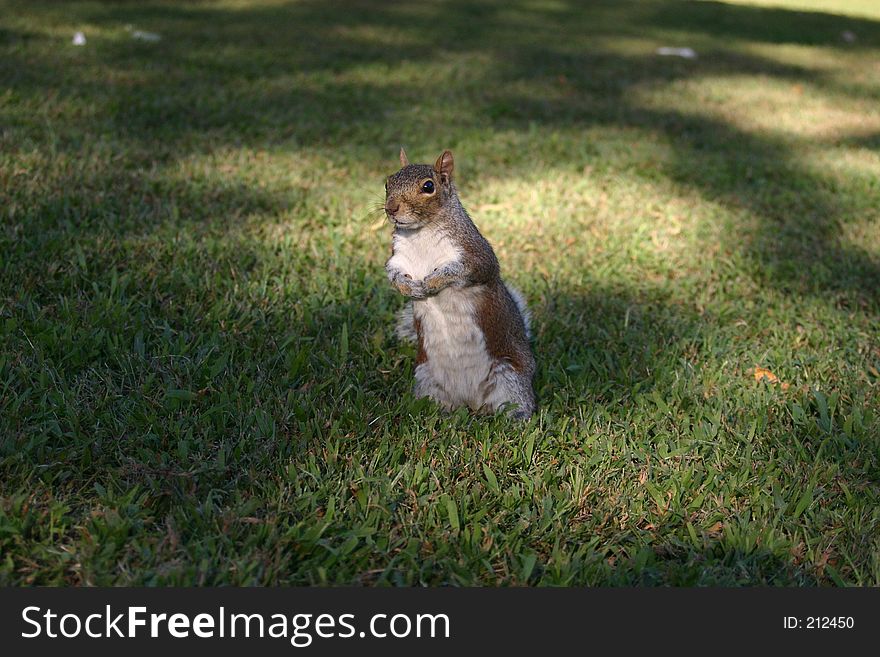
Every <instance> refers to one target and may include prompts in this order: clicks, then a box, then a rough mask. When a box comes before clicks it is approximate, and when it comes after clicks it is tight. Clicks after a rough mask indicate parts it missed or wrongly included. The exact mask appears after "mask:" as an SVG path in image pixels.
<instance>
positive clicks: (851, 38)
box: [840, 30, 858, 43]
mask: <svg viewBox="0 0 880 657" xmlns="http://www.w3.org/2000/svg"><path fill="white" fill-rule="evenodd" d="M840 38H841V39H843V40H844V41H846V42H847V43H855V42H856V40H857V39H858V37H857V36H856V33H855V32H850V31H849V30H844V31H843V32H841V33H840Z"/></svg>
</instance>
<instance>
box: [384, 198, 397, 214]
mask: <svg viewBox="0 0 880 657" xmlns="http://www.w3.org/2000/svg"><path fill="white" fill-rule="evenodd" d="M398 210H400V201H393V200H391V199H388V200H387V201H385V212H386V213H387V214H389V215H394V214H396V213H397V211H398Z"/></svg>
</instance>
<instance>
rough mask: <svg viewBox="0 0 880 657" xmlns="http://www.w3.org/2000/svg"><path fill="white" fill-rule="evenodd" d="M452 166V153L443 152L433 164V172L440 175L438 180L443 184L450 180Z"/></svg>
mask: <svg viewBox="0 0 880 657" xmlns="http://www.w3.org/2000/svg"><path fill="white" fill-rule="evenodd" d="M453 166H454V163H453V161H452V151H443V154H442V155H441V156H440V157H438V158H437V161H436V162H435V163H434V171H436V172H437V173H439V174H440V179H441V180H443V182H449V181H450V180H452V168H453Z"/></svg>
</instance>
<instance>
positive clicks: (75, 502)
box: [0, 0, 880, 586]
mask: <svg viewBox="0 0 880 657" xmlns="http://www.w3.org/2000/svg"><path fill="white" fill-rule="evenodd" d="M760 4H761V5H769V4H770V3H765V2H762V3H760ZM774 4H775V5H776V6H773V7H770V6H754V5H738V4H720V3H715V2H697V3H693V2H672V1H666V0H653V1H650V2H617V1H613V2H612V1H609V2H593V3H575V2H566V1H564V0H543V1H539V0H533V1H530V2H527V1H520V2H516V3H508V2H469V1H468V2H464V1H463V0H462V1H458V0H451V1H449V2H445V3H419V4H414V3H413V4H410V3H406V4H404V3H390V2H388V3H379V2H354V3H329V2H318V1H314V2H308V1H301V2H290V3H287V2H277V1H271V0H264V1H260V2H258V1H252V2H251V1H247V2H246V1H233V0H228V1H224V2H150V3H133V2H64V3H60V2H44V1H39V2H38V1H34V2H27V3H25V2H20V3H10V2H8V1H5V0H2V1H0V15H2V16H3V19H2V26H0V83H2V84H0V198H2V204H0V584H5V585H29V584H79V585H110V584H113V585H120V584H127V585H128V584H130V585H168V584H179V585H217V584H368V585H373V584H380V585H438V584H454V585H472V584H481V585H523V584H530V585H573V584H577V585H584V584H590V585H619V584H620V585H622V584H626V585H633V584H635V585H742V584H768V585H843V584H854V585H875V586H876V585H880V465H878V461H880V183H878V181H880V109H878V107H880V105H878V99H880V81H878V77H877V61H878V59H877V58H878V55H880V10H878V8H877V7H876V6H875V5H876V3H873V2H862V3H860V4H858V6H857V7H855V9H854V10H853V11H854V15H851V16H847V15H843V14H841V13H839V12H843V11H844V10H845V9H846V8H847V7H853V6H854V5H850V3H848V2H845V1H844V0H827V1H825V2H821V3H820V2H817V1H816V0H812V1H811V2H808V3H805V2H803V1H802V2H800V3H797V2H792V3H788V2H783V1H782V0H779V1H778V2H776V3H774ZM805 4H806V5H808V7H806V8H805V7H804V5H805ZM793 7H796V8H797V10H795V9H793ZM137 29H139V30H146V31H151V32H157V33H159V34H160V35H161V36H162V40H161V41H159V42H155V43H154V42H144V41H139V40H136V39H133V38H132V32H131V30H137ZM76 30H82V31H83V32H84V33H85V35H86V37H87V43H86V45H85V46H84V47H76V46H73V45H72V44H71V38H72V35H73V33H74V31H76ZM846 31H849V32H852V33H853V34H854V35H855V36H856V40H855V41H852V42H848V41H846V40H845V39H843V38H842V34H843V33H844V32H846ZM665 45H673V46H689V47H692V48H694V49H695V50H696V51H697V52H698V53H699V58H698V59H696V60H683V59H676V58H667V57H658V56H656V55H655V54H654V51H655V49H656V48H657V47H659V46H665ZM400 144H405V145H406V147H407V150H408V152H409V154H410V157H411V159H413V160H414V161H433V159H434V158H435V157H436V156H437V154H438V153H439V152H440V150H442V149H443V148H446V147H449V148H452V149H453V150H454V152H455V154H456V165H457V167H456V170H457V175H458V180H459V189H460V192H461V195H462V198H463V201H464V203H465V205H466V206H467V207H468V208H469V209H470V210H471V213H472V215H473V216H474V217H475V220H476V221H477V223H478V225H479V226H480V228H481V229H482V230H483V232H484V234H485V235H486V236H487V237H488V238H489V239H490V241H492V243H493V244H494V245H495V247H496V250H497V252H498V255H499V258H500V260H501V263H502V268H503V271H504V272H505V275H506V277H507V278H508V279H509V280H511V281H512V282H514V283H515V284H516V285H517V286H519V287H520V288H522V289H523V291H524V292H525V293H526V295H527V297H528V298H529V300H530V303H531V306H532V309H533V312H534V318H535V319H534V324H535V333H536V337H535V343H534V347H535V352H536V355H537V359H538V364H539V370H538V375H537V379H536V388H537V391H538V394H539V399H540V404H541V410H540V413H539V414H538V415H537V416H536V417H535V418H534V419H533V420H532V421H531V422H530V423H527V424H516V423H512V422H510V421H508V420H506V419H504V418H501V417H495V418H478V417H472V416H470V415H468V414H467V413H464V412H457V413H453V414H451V415H443V414H442V413H440V412H439V411H438V409H437V408H436V407H435V406H434V405H433V404H431V403H429V402H426V401H417V400H414V399H413V398H412V395H411V394H410V387H411V383H412V379H413V364H414V356H415V354H414V350H413V348H412V347H410V346H408V345H400V344H397V343H396V342H395V340H394V338H393V336H392V331H391V326H392V321H393V315H394V312H395V310H396V309H397V308H398V307H400V305H401V301H402V300H401V298H400V297H399V296H398V295H396V294H395V293H394V292H393V291H392V290H391V288H390V287H389V285H388V284H387V282H386V280H385V277H384V272H383V268H382V265H383V263H384V260H385V258H386V256H387V253H388V248H389V228H388V227H387V226H385V225H383V224H382V222H381V217H379V216H377V215H376V214H375V213H374V212H372V210H373V208H375V206H376V204H377V203H379V202H381V200H382V182H383V178H384V176H385V175H387V174H388V173H390V172H392V171H394V170H395V168H396V157H397V149H398V147H399V145H400ZM756 367H761V368H766V369H768V370H770V371H772V372H773V374H774V375H775V376H776V377H778V382H776V383H771V382H769V381H767V380H764V381H760V382H758V381H756V380H755V376H754V371H755V368H756Z"/></svg>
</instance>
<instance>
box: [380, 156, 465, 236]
mask: <svg viewBox="0 0 880 657" xmlns="http://www.w3.org/2000/svg"><path fill="white" fill-rule="evenodd" d="M400 166H401V169H400V171H398V172H397V173H395V174H393V175H390V176H388V179H387V180H386V181H385V214H386V215H388V219H389V221H391V222H393V223H394V225H395V226H396V227H398V228H405V229H408V230H415V229H416V228H421V227H422V226H426V225H427V224H429V223H431V222H432V221H433V220H434V219H435V218H436V217H437V216H438V214H439V212H440V210H441V209H442V208H443V207H444V206H445V205H446V204H447V203H449V201H450V200H451V199H452V198H453V197H454V196H455V188H454V187H453V186H452V167H453V161H452V153H451V152H450V151H443V154H442V155H440V157H438V158H437V161H436V162H435V163H434V166H431V165H430V164H410V163H409V160H408V159H407V157H406V152H405V151H404V150H403V148H401V149H400Z"/></svg>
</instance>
